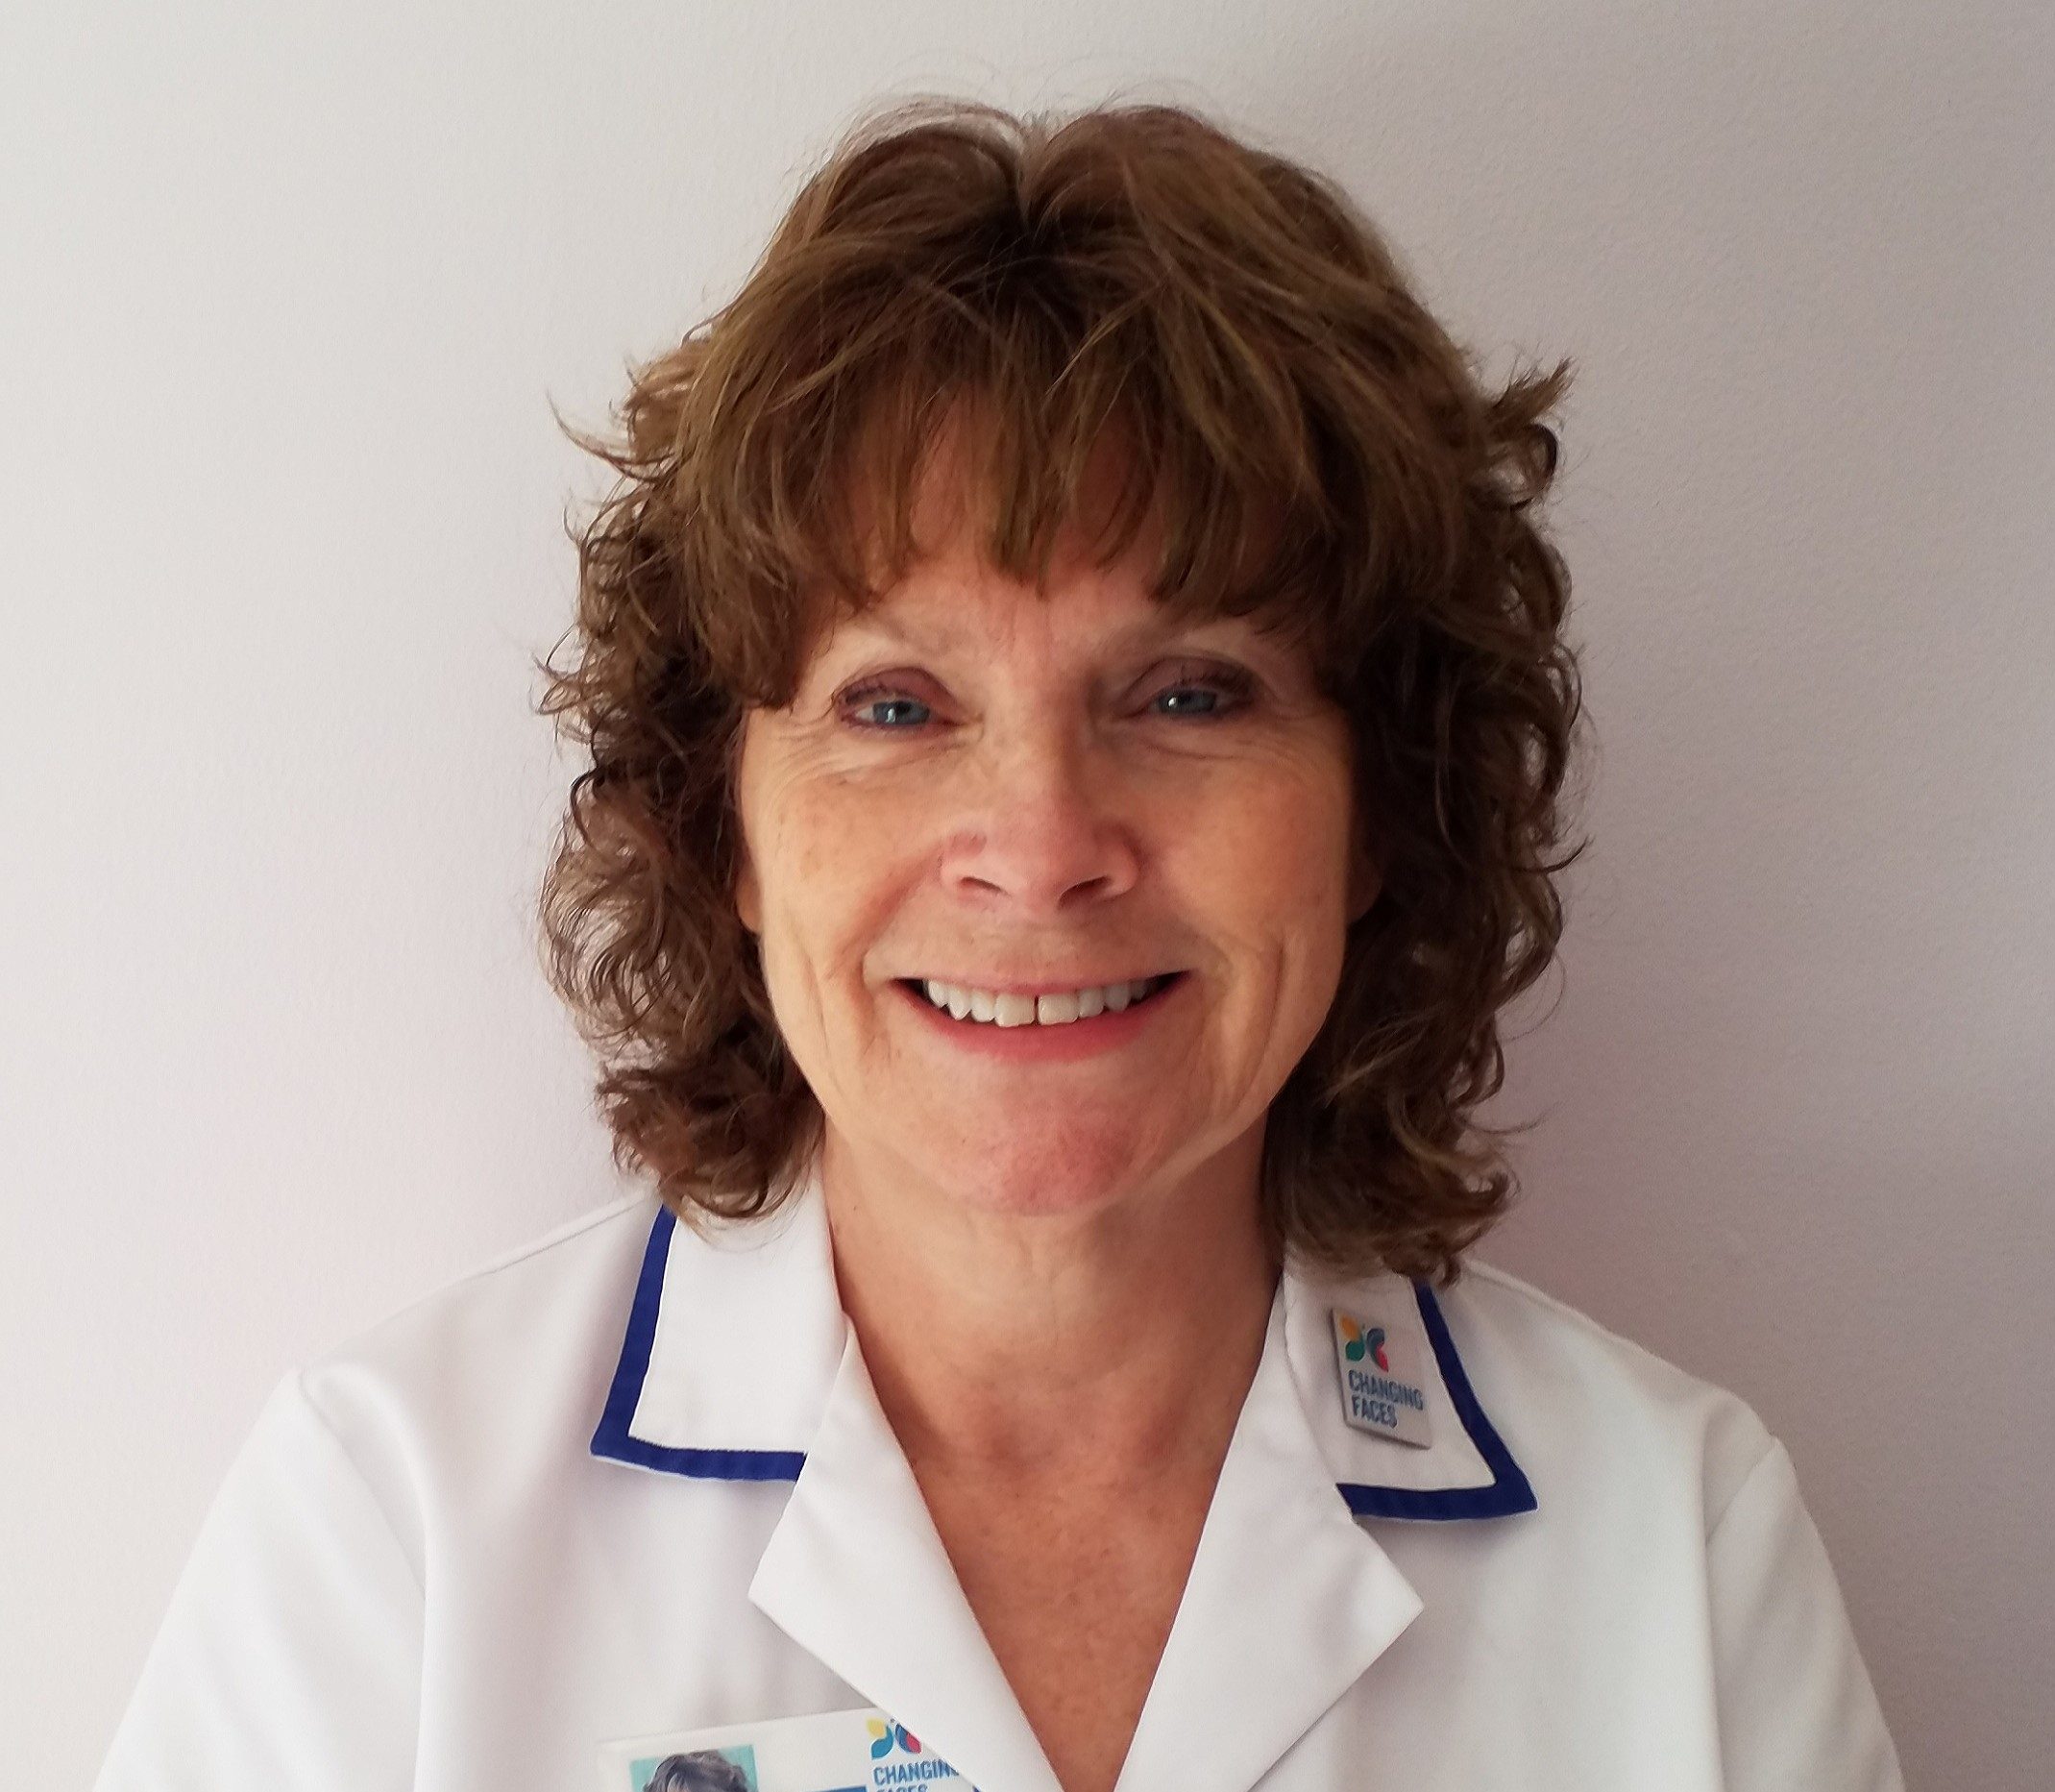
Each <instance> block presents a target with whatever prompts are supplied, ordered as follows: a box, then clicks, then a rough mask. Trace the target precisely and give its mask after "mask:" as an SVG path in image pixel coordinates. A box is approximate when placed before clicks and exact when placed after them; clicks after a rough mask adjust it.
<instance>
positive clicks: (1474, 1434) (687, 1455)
mask: <svg viewBox="0 0 2055 1792" xmlns="http://www.w3.org/2000/svg"><path fill="white" fill-rule="evenodd" d="M676 1225H677V1216H676V1215H674V1214H673V1212H672V1211H671V1209H670V1208H668V1207H659V1208H658V1209H657V1213H656V1218H655V1220H654V1222H653V1223H652V1224H651V1225H650V1227H649V1241H648V1244H647V1245H645V1246H644V1247H643V1254H642V1269H641V1271H640V1273H638V1275H637V1276H636V1278H635V1298H634V1301H633V1304H632V1305H631V1306H630V1307H629V1309H628V1324H627V1332H626V1335H625V1336H624V1338H622V1340H621V1360H620V1362H617V1363H616V1364H615V1365H614V1380H613V1384H612V1386H611V1387H608V1389H607V1393H606V1409H605V1411H604V1412H601V1413H600V1415H599V1428H598V1429H597V1430H596V1431H594V1433H593V1435H592V1453H593V1455H595V1456H601V1457H606V1458H608V1459H610V1460H612V1461H617V1462H630V1463H633V1464H635V1465H636V1466H637V1467H640V1468H654V1469H661V1470H662V1471H664V1472H665V1473H667V1474H673V1475H688V1476H691V1477H693V1478H695V1479H697V1480H703V1481H704V1480H710V1481H796V1480H797V1479H798V1478H799V1471H800V1469H802V1468H804V1467H805V1466H806V1453H805V1452H804V1451H803V1450H702V1449H695V1448H690V1447H687V1446H684V1445H677V1444H660V1443H647V1442H645V1441H644V1440H643V1439H642V1438H640V1437H636V1436H630V1434H629V1431H628V1427H629V1426H630V1425H631V1424H632V1423H633V1422H634V1419H635V1408H636V1405H637V1403H638V1402H639V1401H640V1400H641V1398H642V1386H643V1381H644V1379H645V1378H646V1377H647V1376H648V1373H649V1346H650V1344H651V1342H652V1340H653V1339H654V1338H655V1337H656V1314H657V1310H658V1308H659V1307H660V1306H661V1305H662V1302H663V1296H664V1270H665V1268H666V1266H667V1264H669V1262H670V1259H671V1235H672V1232H673V1229H674V1228H675V1226H676ZM1412 1289H1413V1298H1414V1300H1415V1301H1416V1302H1417V1303H1418V1305H1419V1308H1420V1318H1421V1322H1422V1323H1423V1324H1424V1325H1425V1326H1426V1327H1427V1335H1428V1339H1429V1341H1430V1342H1431V1344H1432V1345H1433V1349H1434V1361H1435V1362H1437V1363H1438V1364H1439V1365H1440V1368H1441V1379H1442V1381H1443V1383H1444V1384H1445V1385H1446V1387H1448V1390H1449V1398H1450V1399H1451V1400H1452V1401H1453V1402H1454V1403H1455V1406H1456V1416H1457V1417H1459V1418H1460V1419H1461V1420H1462V1423H1463V1429H1464V1430H1465V1431H1466V1432H1468V1433H1469V1434H1470V1441H1471V1442H1472V1443H1473V1444H1475V1445H1476V1446H1477V1450H1478V1454H1479V1455H1480V1456H1481V1457H1482V1458H1483V1459H1484V1461H1485V1463H1486V1464H1487V1465H1488V1466H1489V1468H1490V1469H1491V1473H1492V1484H1491V1485H1490V1486H1488V1487H1374V1486H1363V1485H1358V1484H1356V1483H1353V1482H1340V1483H1337V1484H1336V1490H1337V1491H1338V1492H1339V1493H1340V1495H1341V1497H1342V1498H1343V1500H1345V1501H1346V1502H1347V1503H1348V1508H1349V1510H1350V1511H1352V1512H1354V1513H1355V1514H1356V1515H1357V1516H1358V1518H1503V1517H1506V1516H1508V1515H1510V1514H1511V1513H1514V1512H1530V1511H1533V1510H1536V1509H1537V1506H1538V1502H1537V1501H1536V1500H1535V1498H1534V1490H1533V1488H1532V1487H1531V1486H1530V1485H1529V1483H1528V1479H1527V1477H1526V1476H1525V1475H1524V1474H1522V1473H1521V1472H1520V1465H1519V1464H1518V1463H1517V1462H1515V1461H1513V1459H1512V1453H1511V1452H1510V1451H1509V1450H1507V1449H1506V1447H1505V1442H1504V1440H1503V1439H1502V1438H1501V1437H1500V1436H1499V1434H1498V1433H1497V1432H1496V1431H1494V1430H1493V1429H1492V1425H1491V1421H1490V1420H1489V1419H1488V1418H1486V1417H1485V1416H1484V1410H1483V1408H1482V1407H1480V1406H1479V1405H1478V1403H1477V1394H1476V1393H1475V1391H1474V1390H1473V1389H1472V1388H1471V1386H1470V1378H1469V1377H1468V1376H1467V1375H1465V1374H1464V1373H1463V1365H1462V1359H1461V1358H1460V1357H1458V1356H1457V1355H1456V1340H1455V1339H1454V1338H1451V1337H1450V1336H1449V1326H1448V1321H1447V1320H1446V1319H1444V1318H1443V1317H1442V1313H1441V1303H1440V1302H1439V1301H1437V1300H1436V1299H1435V1298H1434V1291H1433V1289H1431V1288H1430V1287H1429V1286H1428V1285H1427V1284H1426V1283H1425V1282H1420V1281H1415V1282H1414V1283H1413V1285H1412Z"/></svg>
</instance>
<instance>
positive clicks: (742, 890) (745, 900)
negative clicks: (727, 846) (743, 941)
mask: <svg viewBox="0 0 2055 1792" xmlns="http://www.w3.org/2000/svg"><path fill="white" fill-rule="evenodd" d="M734 899H735V913H736V916H737V918H738V919H739V920H740V921H742V924H743V926H744V927H745V928H746V929H747V930H748V931H749V932H750V933H753V934H757V935H759V936H761V935H762V933H763V931H764V896H763V892H762V891H761V890H759V889H758V888H757V886H756V867H755V866H754V865H752V864H751V863H750V862H749V852H748V848H747V847H744V848H743V850H742V853H741V862H740V863H739V864H738V865H737V866H736V868H735V889H734Z"/></svg>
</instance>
